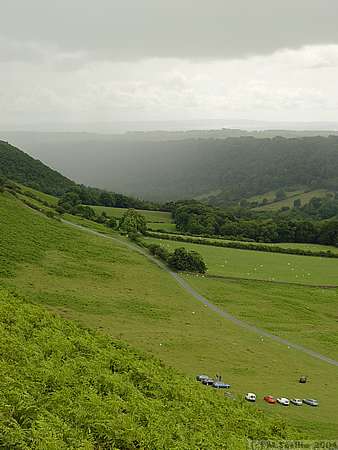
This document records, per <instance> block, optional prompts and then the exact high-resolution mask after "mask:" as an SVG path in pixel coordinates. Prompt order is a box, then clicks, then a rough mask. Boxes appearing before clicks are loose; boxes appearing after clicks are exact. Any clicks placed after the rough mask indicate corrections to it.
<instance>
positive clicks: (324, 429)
mask: <svg viewBox="0 0 338 450" xmlns="http://www.w3.org/2000/svg"><path fill="white" fill-rule="evenodd" d="M1 217H2V218H6V221H5V222H4V221H3V220H1V222H0V224H1V230H0V231H1V236H2V240H1V250H2V252H1V254H2V255H3V259H4V261H6V265H5V266H3V264H2V271H1V284H2V285H3V286H4V287H6V288H7V289H9V290H10V291H13V290H14V291H15V292H17V293H18V294H19V295H20V296H23V297H25V298H27V299H28V300H29V301H32V302H33V303H36V304H41V305H43V306H44V307H47V308H48V309H49V310H51V311H55V312H57V313H59V314H61V315H62V316H64V317H66V318H70V319H73V320H76V321H78V322H80V323H82V324H84V325H86V326H90V327H94V328H96V329H98V330H99V331H101V332H104V333H108V334H110V335H111V336H113V337H114V338H115V339H116V338H117V339H122V340H124V341H126V342H128V343H130V344H131V345H134V346H136V347H137V348H141V349H143V350H145V351H147V352H151V353H152V354H154V355H156V356H157V357H159V358H161V360H163V361H165V362H166V363H168V364H170V365H172V366H174V367H176V368H178V369H179V370H180V371H182V372H183V373H186V374H188V375H190V376H191V377H193V376H194V375H195V374H196V373H198V372H206V373H210V374H213V373H222V374H223V378H224V379H225V378H226V379H227V380H228V381H229V382H230V383H231V384H232V385H233V392H234V393H235V394H238V395H240V396H242V395H243V393H244V392H245V391H255V392H257V394H258V396H259V398H261V397H263V394H265V393H266V392H270V393H273V394H274V393H275V394H276V395H277V394H278V393H283V395H288V396H297V395H298V396H299V395H301V396H306V395H308V396H314V397H317V398H319V399H320V402H321V405H320V408H318V409H316V410H314V409H310V408H308V409H306V408H305V407H304V408H302V409H299V410H298V409H290V410H287V411H286V410H284V409H280V408H275V409H274V410H271V408H270V409H269V406H268V405H265V404H264V403H263V402H262V401H260V402H259V408H261V409H263V410H264V411H266V412H267V413H268V414H272V415H275V414H277V415H281V416H283V417H284V418H285V419H286V420H287V421H288V422H290V421H291V422H292V423H293V425H294V426H296V427H298V428H299V430H300V431H301V432H303V433H306V434H307V435H309V436H310V435H311V436H313V437H321V436H325V437H327V436H330V437H332V438H334V436H335V429H336V426H337V424H336V423H335V422H334V420H333V417H336V416H337V414H336V404H335V401H334V391H335V381H334V380H335V378H336V370H337V369H336V367H330V366H329V365H327V364H326V363H324V362H321V361H317V360H315V359H313V358H311V357H310V356H308V355H306V354H302V353H301V352H299V351H296V350H294V349H288V348H287V347H286V346H283V345H281V344H279V343H276V342H273V341H271V340H269V339H265V338H263V340H262V339H261V338H260V337H259V336H257V335H255V334H253V333H251V332H250V331H246V330H243V329H241V328H239V327H238V326H236V325H235V324H232V323H231V322H228V321H225V320H224V319H223V318H220V317H218V316H217V315H215V313H214V312H212V311H209V310H208V308H205V307H204V305H203V304H199V303H196V301H195V300H194V299H193V298H192V297H191V296H190V295H188V294H187V293H185V292H184V291H183V290H182V289H181V287H180V286H179V285H177V284H176V283H175V281H174V280H173V279H171V277H170V276H169V275H168V274H166V273H165V272H164V271H162V270H161V269H160V268H158V267H157V266H156V265H154V264H153V263H151V262H150V261H148V260H147V259H145V258H144V256H142V255H139V254H138V253H136V252H134V251H131V250H129V249H128V248H126V247H125V246H124V245H123V244H122V243H121V244H119V243H117V242H113V241H111V242H109V241H107V240H105V239H102V238H100V237H97V236H91V235H89V234H87V233H85V232H82V231H78V230H76V229H72V228H70V227H69V226H66V225H63V224H60V223H58V222H57V221H55V220H53V219H46V218H45V217H42V216H39V215H38V214H36V213H35V212H33V211H30V210H29V209H28V208H26V207H24V206H23V205H22V204H21V202H20V201H18V200H16V199H15V198H12V197H11V196H8V195H7V194H2V196H1ZM76 221H79V219H76ZM97 225H98V224H97ZM87 226H90V223H88V224H87ZM3 237H5V240H4V238H3ZM117 237H118V239H125V238H121V237H119V236H117ZM201 247H202V246H201ZM216 250H218V249H216ZM220 250H222V251H223V250H225V249H220ZM248 253H249V254H251V252H246V254H248ZM273 256H275V255H273ZM278 256H279V255H278ZM282 256H284V255H282ZM285 256H287V257H288V256H290V255H285ZM305 258H306V257H305ZM185 277H186V279H187V280H188V282H189V283H191V284H192V286H195V287H196V288H197V290H198V291H199V292H201V293H203V294H204V295H205V296H206V297H207V298H209V299H210V300H211V301H212V302H215V303H216V304H218V305H219V306H220V307H221V308H222V307H225V309H226V310H230V311H231V312H233V313H234V314H235V315H237V316H238V317H242V318H244V319H245V320H246V321H248V322H249V323H253V324H254V323H256V324H258V325H260V326H262V327H264V328H266V329H267V330H269V331H270V332H272V333H277V334H281V336H286V337H288V338H290V340H291V337H293V338H296V336H293V335H292V332H291V333H289V331H288V332H285V331H283V327H282V332H281V333H280V325H282V323H283V322H282V323H279V321H278V320H276V321H275V320H271V321H270V322H269V319H268V318H269V317H271V318H272V317H274V315H276V316H277V317H285V311H284V312H283V310H280V312H278V311H277V310H278V308H279V306H278V305H280V304H281V303H282V302H281V301H280V299H281V297H282V298H284V296H282V294H281V289H282V287H281V288H279V290H278V289H277V288H273V289H270V288H268V287H265V288H264V285H263V286H261V285H259V284H255V285H253V286H251V287H250V286H249V288H248V285H247V282H241V281H240V280H239V281H238V283H235V282H227V283H226V284H224V282H223V281H219V282H217V280H216V281H214V280H209V279H206V278H201V277H197V278H196V277H191V276H190V275H186V276H185ZM141 279H142V283H140V281H139V280H141ZM210 283H211V284H210ZM214 283H215V284H214ZM217 283H219V284H217ZM252 283H254V282H252ZM126 286H127V287H126ZM223 289H224V291H223ZM264 289H266V290H267V293H266V294H265V295H262V292H264ZM295 289H296V290H295V291H294V294H293V293H292V291H289V296H290V298H291V300H290V298H289V300H288V308H289V311H293V310H298V309H299V303H297V302H296V298H297V297H298V296H299V290H297V288H295ZM309 289H313V288H309ZM225 292H228V293H229V292H232V294H231V295H230V300H228V301H226V303H224V295H225ZM244 292H247V293H246V295H244ZM254 292H256V293H257V294H255V295H256V297H255V296H254ZM290 292H291V293H290ZM311 292H312V291H310V290H309V292H307V291H305V292H303V298H304V302H306V301H308V299H309V298H312V297H311V296H310V295H311ZM325 292H326V293H327V294H325V295H328V297H325V296H324V297H321V298H322V300H320V301H319V302H318V305H317V306H315V307H313V306H311V312H310V313H309V314H308V316H307V318H308V320H310V321H313V320H316V318H319V317H322V316H323V315H324V317H326V320H325V322H322V320H321V326H322V327H323V331H322V332H320V333H316V334H315V335H312V336H311V333H309V335H307V333H306V332H303V334H302V335H301V337H300V336H297V339H294V340H295V341H296V342H297V341H298V342H300V341H302V342H300V343H301V344H303V345H305V344H307V345H308V346H310V348H313V349H317V350H318V351H322V352H323V353H324V354H325V353H326V354H328V355H329V356H331V357H334V356H335V355H334V353H333V349H334V348H335V342H334V341H332V342H331V344H330V343H329V344H328V345H327V346H326V344H323V342H325V336H327V335H328V334H329V333H328V332H327V330H328V328H327V327H329V326H331V327H333V328H332V331H334V319H333V318H332V319H330V302H331V301H332V302H334V301H335V300H336V297H335V296H336V290H332V291H331V290H330V291H329V290H328V291H325ZM234 297H236V298H241V305H242V309H241V305H240V304H238V301H236V302H234V301H233V300H231V298H234ZM260 297H263V299H262V300H261V301H264V302H268V307H267V306H266V304H265V305H264V303H262V304H259V303H256V300H253V299H254V298H256V299H257V301H258V300H259V299H260ZM298 302H299V300H298ZM250 305H251V306H250ZM253 305H255V306H254V307H253ZM324 305H325V308H327V312H325V311H323V306H324ZM263 307H264V310H266V312H267V315H266V318H265V319H264V321H263V322H261V319H260V317H261V311H262V308H263ZM332 307H333V306H332ZM269 308H270V312H269V313H268V310H269ZM300 317H302V312H301V310H300V311H299V316H298V318H300ZM331 317H332V316H331ZM283 320H285V324H286V323H288V321H289V319H288V318H287V317H285V318H284V319H283ZM294 320H295V322H297V318H295V319H294ZM330 321H331V322H330ZM304 323H305V319H304V317H303V318H302V322H301V324H302V325H303V324H304ZM330 323H331V325H330ZM289 328H292V327H290V326H289ZM324 330H325V331H324ZM325 332H326V333H327V334H325ZM326 340H327V341H328V339H326ZM316 341H317V342H316ZM324 347H325V348H324ZM304 373H305V374H307V375H308V376H309V378H310V382H309V383H308V384H307V385H304V386H301V385H299V384H298V382H297V380H298V378H299V376H300V375H301V374H304ZM323 379H325V382H324V383H323ZM300 389H301V393H300ZM331 389H332V390H331ZM281 391H282V392H281ZM215 395H216V393H215Z"/></svg>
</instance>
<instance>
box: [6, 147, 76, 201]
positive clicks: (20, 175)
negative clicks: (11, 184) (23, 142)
mask: <svg viewBox="0 0 338 450" xmlns="http://www.w3.org/2000/svg"><path fill="white" fill-rule="evenodd" d="M0 175H2V176H5V177H6V178H9V179H11V180H13V181H16V182H18V183H24V184H26V185H29V186H33V187H37V188H38V189H40V190H42V191H44V192H49V193H52V194H61V193H63V192H65V191H67V190H69V189H70V188H72V187H73V186H75V183H74V182H73V181H71V180H69V179H68V178H66V177H64V176H63V175H61V174H60V173H59V172H57V171H55V170H53V169H51V168H50V167H48V166H46V165H45V164H43V163H42V162H41V161H39V160H37V159H34V158H32V157H31V156H29V155H27V153H24V152H23V151H21V150H19V149H18V148H16V147H14V146H12V145H10V144H8V143H7V142H4V141H1V140H0Z"/></svg>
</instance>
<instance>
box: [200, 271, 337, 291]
mask: <svg viewBox="0 0 338 450" xmlns="http://www.w3.org/2000/svg"><path fill="white" fill-rule="evenodd" d="M204 276H205V277H206V278H217V279H219V280H222V279H223V280H229V281H237V280H239V281H255V282H258V283H271V284H283V285H285V284H287V285H291V286H299V287H306V288H308V287H310V288H311V287H312V288H315V289H337V288H338V285H335V284H305V283H297V282H296V283H293V282H292V281H282V280H280V281H278V280H277V281H276V280H262V279H261V278H243V277H231V276H226V275H209V274H204Z"/></svg>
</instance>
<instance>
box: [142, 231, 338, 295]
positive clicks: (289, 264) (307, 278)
mask: <svg viewBox="0 0 338 450" xmlns="http://www.w3.org/2000/svg"><path fill="white" fill-rule="evenodd" d="M146 240H147V242H149V243H150V242H153V243H157V244H160V245H162V246H163V247H165V248H167V249H168V250H173V249H175V248H178V247H185V248H188V249H190V250H195V251H197V252H199V253H200V254H201V255H202V256H203V258H204V260H205V263H206V265H207V267H208V275H214V276H223V277H230V278H242V279H253V280H264V281H276V282H286V283H299V284H305V285H332V286H338V259H335V258H332V259H331V258H321V257H314V256H298V255H288V254H281V253H267V252H257V251H253V250H238V249H232V248H222V247H213V246H211V245H199V244H193V243H186V242H178V241H169V240H165V239H157V238H147V239H146Z"/></svg>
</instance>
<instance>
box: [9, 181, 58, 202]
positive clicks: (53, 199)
mask: <svg viewBox="0 0 338 450" xmlns="http://www.w3.org/2000/svg"><path fill="white" fill-rule="evenodd" d="M17 185H18V186H19V187H20V188H21V191H22V194H25V193H26V192H28V193H31V194H33V195H34V196H36V197H37V198H39V199H41V200H43V201H45V202H48V203H49V204H50V205H51V206H56V205H57V204H58V201H59V199H58V198H57V197H55V196H54V195H50V194H45V193H44V192H40V191H37V190H36V189H33V188H30V187H27V186H24V185H23V184H19V183H17Z"/></svg>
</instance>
